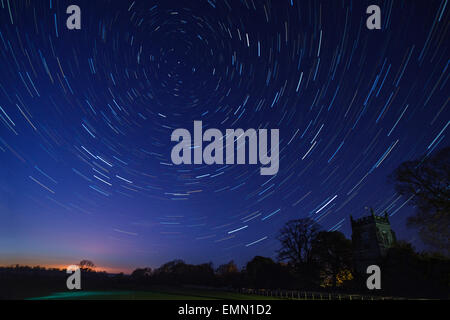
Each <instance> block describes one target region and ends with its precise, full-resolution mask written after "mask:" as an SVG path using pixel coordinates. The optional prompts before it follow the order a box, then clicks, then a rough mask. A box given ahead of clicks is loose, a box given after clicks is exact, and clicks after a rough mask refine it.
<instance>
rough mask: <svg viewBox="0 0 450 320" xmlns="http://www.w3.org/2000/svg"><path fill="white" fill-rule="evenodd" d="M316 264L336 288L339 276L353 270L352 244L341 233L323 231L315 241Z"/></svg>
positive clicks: (313, 248) (313, 253)
mask: <svg viewBox="0 0 450 320" xmlns="http://www.w3.org/2000/svg"><path fill="white" fill-rule="evenodd" d="M312 255H313V259H314V263H315V264H316V265H317V267H318V268H319V269H320V270H321V271H322V274H323V277H328V278H331V282H332V285H333V287H336V285H337V281H338V275H339V273H341V272H342V271H344V270H351V269H352V242H351V240H349V239H347V238H346V237H345V235H344V234H343V233H342V232H339V231H332V232H328V231H321V232H319V233H318V234H317V236H316V238H315V239H314V241H313V246H312Z"/></svg>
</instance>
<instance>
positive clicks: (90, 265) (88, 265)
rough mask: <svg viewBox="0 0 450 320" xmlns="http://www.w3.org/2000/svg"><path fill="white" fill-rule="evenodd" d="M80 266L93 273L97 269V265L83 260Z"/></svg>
mask: <svg viewBox="0 0 450 320" xmlns="http://www.w3.org/2000/svg"><path fill="white" fill-rule="evenodd" d="M78 266H79V267H80V269H82V270H86V271H92V270H93V269H94V268H95V264H94V263H93V262H92V261H91V260H81V261H80V263H79V264H78Z"/></svg>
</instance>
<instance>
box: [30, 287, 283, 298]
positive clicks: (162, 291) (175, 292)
mask: <svg viewBox="0 0 450 320" xmlns="http://www.w3.org/2000/svg"><path fill="white" fill-rule="evenodd" d="M275 299H276V298H272V297H263V296H255V295H246V294H240V293H234V292H227V291H216V290H205V289H173V288H158V289H155V290H153V291H71V292H56V293H53V294H51V295H48V296H43V297H34V298H30V299H29V300H275Z"/></svg>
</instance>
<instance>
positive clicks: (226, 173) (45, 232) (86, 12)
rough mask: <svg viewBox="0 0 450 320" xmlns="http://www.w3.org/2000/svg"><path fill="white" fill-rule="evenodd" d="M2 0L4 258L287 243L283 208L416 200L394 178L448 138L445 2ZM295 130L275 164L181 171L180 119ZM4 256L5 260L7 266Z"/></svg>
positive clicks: (219, 252) (114, 259)
mask: <svg viewBox="0 0 450 320" xmlns="http://www.w3.org/2000/svg"><path fill="white" fill-rule="evenodd" d="M79 2H80V3H79V4H78V5H79V7H80V9H81V30H68V29H67V28H66V19H67V17H68V15H67V14H66V8H67V7H68V6H69V5H70V4H71V3H69V2H67V1H55V0H53V1H52V0H47V1H32V2H30V1H12V0H0V57H1V59H0V70H1V71H0V72H1V77H0V159H1V165H2V166H1V169H0V217H1V219H2V224H1V225H0V240H1V242H0V253H3V255H4V256H5V257H6V259H13V258H17V257H24V256H32V257H35V260H39V259H41V260H42V259H44V257H53V259H56V260H58V259H59V260H58V261H61V260H63V259H66V260H67V259H75V260H74V261H77V260H76V259H79V258H84V257H88V258H89V257H91V258H92V259H94V260H96V262H97V261H99V264H103V265H110V266H117V267H119V268H128V267H130V266H135V265H151V266H156V265H158V264H160V263H162V262H164V261H167V260H170V259H173V258H183V259H186V260H188V261H192V262H201V261H207V260H212V261H214V262H217V263H219V262H224V261H227V260H230V259H235V260H236V261H238V262H239V263H242V262H244V261H246V260H248V259H249V258H251V257H252V256H253V255H256V254H259V255H264V256H274V255H275V250H276V249H277V246H278V244H277V240H276V235H277V232H278V230H279V229H280V227H281V226H282V225H283V224H284V223H285V222H286V221H288V220H290V219H295V218H301V217H310V218H312V219H314V220H315V221H317V222H318V223H320V224H321V225H322V226H323V227H324V228H325V229H326V230H339V231H342V232H344V233H345V234H346V235H347V236H348V235H349V233H350V225H349V220H348V218H349V215H350V214H352V215H353V216H354V217H360V216H363V215H366V214H367V212H368V211H367V208H369V207H373V208H374V210H375V212H376V213H377V214H381V213H383V212H384V211H387V212H388V213H389V215H390V216H391V223H392V225H393V229H394V230H395V231H396V232H397V233H398V234H400V237H403V238H407V239H408V240H410V241H413V242H414V241H415V236H414V235H413V234H411V233H410V232H408V231H407V230H406V229H405V228H404V222H405V218H406V217H407V216H408V215H409V214H411V213H412V212H413V210H414V208H413V207H411V206H410V205H409V204H408V202H409V200H410V199H404V198H402V197H399V196H398V195H397V194H396V193H395V191H394V189H393V187H392V185H390V184H389V183H388V179H387V177H388V175H389V174H390V172H392V171H393V170H394V169H395V168H396V167H397V166H398V165H399V164H400V163H401V162H403V161H406V160H411V159H415V158H419V157H423V156H429V155H430V154H432V153H433V152H434V151H435V150H438V149H440V148H442V147H445V146H447V145H448V144H449V139H448V132H449V131H448V130H449V128H448V126H449V120H450V119H449V118H450V117H449V115H450V112H449V110H448V91H447V90H448V89H449V88H448V77H449V73H448V63H449V53H448V43H447V42H448V41H447V38H448V33H447V31H448V27H449V24H448V5H447V1H446V0H442V1H430V2H426V3H425V2H419V1H385V2H383V3H381V4H379V5H380V8H381V14H382V28H381V30H368V29H367V27H366V19H367V17H368V15H367V14H366V8H367V6H369V5H371V4H372V3H369V2H365V1H291V0H282V1H256V0H242V1H232V0H217V1H214V0H208V1H206V0H205V1H191V2H192V3H184V2H183V1H95V2H92V1H79ZM196 120H197V121H202V123H203V127H204V130H206V128H218V129H220V130H222V132H224V131H225V130H226V129H229V128H230V129H238V128H242V129H244V130H246V129H248V128H255V129H279V130H280V141H279V149H280V168H279V171H278V173H277V174H276V175H275V176H261V175H260V172H259V169H260V166H259V165H239V166H237V165H179V166H177V165H174V164H173V163H172V161H171V158H170V153H171V148H172V147H173V146H174V143H173V142H171V141H170V136H171V133H172V132H173V131H174V130H175V129H177V128H186V129H188V130H190V131H191V132H192V130H193V122H194V121H196ZM0 262H2V261H1V260H0Z"/></svg>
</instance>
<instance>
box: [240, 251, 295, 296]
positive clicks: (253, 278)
mask: <svg viewBox="0 0 450 320" xmlns="http://www.w3.org/2000/svg"><path fill="white" fill-rule="evenodd" d="M245 275H246V279H247V282H248V285H250V286H251V287H253V288H262V289H275V288H289V287H291V286H295V281H293V280H295V279H293V277H292V275H291V273H290V272H289V269H288V268H287V266H283V265H281V264H280V263H276V262H274V261H273V260H272V259H270V258H266V257H261V256H256V257H254V258H253V259H252V260H250V261H249V262H248V263H247V265H246V268H245Z"/></svg>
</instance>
